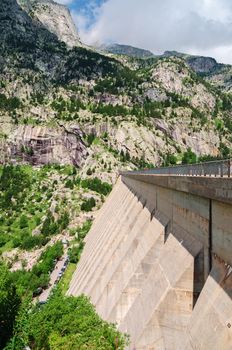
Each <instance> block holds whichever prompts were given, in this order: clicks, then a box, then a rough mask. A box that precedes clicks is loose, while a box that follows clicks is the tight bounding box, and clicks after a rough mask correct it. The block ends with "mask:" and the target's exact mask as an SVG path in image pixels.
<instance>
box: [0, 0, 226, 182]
mask: <svg viewBox="0 0 232 350" xmlns="http://www.w3.org/2000/svg"><path fill="white" fill-rule="evenodd" d="M36 4H38V2H36ZM39 4H40V5H39V6H45V5H44V2H41V1H40V2H39ZM46 4H47V2H46ZM49 4H51V5H52V6H53V4H54V3H53V2H51V1H49ZM30 6H34V2H31V1H30V2H28V1H27V3H24V4H23V5H21V6H20V5H19V4H18V3H17V2H16V1H15V0H3V1H2V3H1V5H0V9H1V11H0V19H1V21H0V26H1V31H0V39H1V43H2V45H1V47H0V50H1V60H2V64H1V77H0V82H1V85H0V86H1V88H0V113H1V114H0V118H1V119H0V135H1V138H0V148H1V161H2V162H4V161H6V160H11V161H14V162H19V163H20V162H28V163H31V164H35V165H41V164H46V163H60V164H74V165H76V166H78V167H80V168H81V169H82V170H81V171H82V173H83V174H85V175H86V174H87V172H88V173H91V172H93V170H94V172H95V173H99V174H101V175H100V176H101V177H102V178H103V179H108V180H109V181H112V179H114V177H115V175H114V173H115V172H116V171H117V170H119V169H121V168H122V167H129V168H136V167H147V166H154V165H161V164H164V163H167V162H170V161H171V162H172V163H173V162H181V160H182V158H183V156H184V153H185V152H187V151H188V150H190V149H191V150H192V151H193V152H194V153H196V155H197V156H198V157H201V156H211V157H217V156H228V154H229V152H230V149H231V136H230V133H231V130H232V123H231V96H230V95H228V94H224V93H223V92H222V91H221V90H218V89H217V88H216V87H214V86H213V85H211V84H209V82H208V81H206V80H204V79H203V78H202V77H201V76H199V75H197V74H196V73H195V72H194V71H193V70H192V69H191V68H190V67H189V65H188V64H187V62H186V58H185V57H174V56H173V55H170V56H171V57H152V58H148V59H137V58H133V57H129V58H128V59H127V56H124V57H123V59H121V57H118V56H114V55H111V56H110V57H109V56H108V55H105V54H103V53H98V52H96V51H95V50H91V49H86V48H84V47H80V46H77V47H74V48H70V47H68V46H66V44H65V43H64V42H63V41H60V40H59V38H58V36H57V35H56V34H54V32H51V31H50V30H48V27H47V25H45V24H43V23H42V21H40V20H39V19H38V17H37V16H35V15H34V13H32V12H31V11H30V10H29V8H30ZM36 6H37V5H36ZM46 6H47V5H46ZM46 6H45V7H44V11H45V12H46V11H50V10H49V9H50V7H46ZM62 8H63V7H62ZM25 9H27V10H25ZM212 63H213V62H212ZM195 65H196V61H195ZM207 79H208V78H207Z"/></svg>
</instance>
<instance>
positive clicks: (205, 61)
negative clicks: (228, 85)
mask: <svg viewBox="0 0 232 350" xmlns="http://www.w3.org/2000/svg"><path fill="white" fill-rule="evenodd" d="M186 61H187V63H188V65H189V66H190V67H191V68H192V69H193V70H194V71H195V72H196V73H210V72H212V71H213V70H214V69H216V68H217V67H218V66H219V65H218V63H217V61H216V60H215V59H214V58H211V57H189V58H187V60H186Z"/></svg>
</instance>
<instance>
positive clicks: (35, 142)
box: [7, 125, 87, 167]
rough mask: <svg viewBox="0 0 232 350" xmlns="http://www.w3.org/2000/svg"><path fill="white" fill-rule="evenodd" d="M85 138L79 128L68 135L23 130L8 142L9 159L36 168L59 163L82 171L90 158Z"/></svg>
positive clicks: (57, 130)
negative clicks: (87, 158)
mask: <svg viewBox="0 0 232 350" xmlns="http://www.w3.org/2000/svg"><path fill="white" fill-rule="evenodd" d="M81 136H82V134H81V132H80V130H79V129H78V128H73V129H72V131H67V130H62V129H59V128H57V129H55V128H52V129H51V128H47V127H39V126H36V127H33V126H30V125H27V126H19V127H18V128H17V129H16V130H15V131H14V132H13V133H12V134H11V136H10V138H9V140H8V142H7V144H8V152H7V153H8V157H9V159H10V161H15V162H17V161H25V162H28V163H31V164H34V165H43V164H49V163H58V164H73V165H75V166H78V167H80V166H81V164H82V162H83V160H84V159H85V158H86V156H87V150H86V147H85V144H84V143H83V142H82V140H81Z"/></svg>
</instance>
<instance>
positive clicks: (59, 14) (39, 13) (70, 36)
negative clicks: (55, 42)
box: [30, 0, 80, 47]
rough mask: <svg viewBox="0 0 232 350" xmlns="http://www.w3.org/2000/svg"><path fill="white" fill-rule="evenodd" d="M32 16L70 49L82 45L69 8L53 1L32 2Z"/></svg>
mask: <svg viewBox="0 0 232 350" xmlns="http://www.w3.org/2000/svg"><path fill="white" fill-rule="evenodd" d="M30 13H31V16H33V17H35V18H37V19H38V20H39V21H40V22H41V23H42V24H43V25H44V27H45V28H47V29H48V30H49V31H50V32H51V33H53V34H55V35H56V36H57V38H58V39H59V40H60V41H63V42H65V43H66V45H67V46H69V47H74V46H78V45H80V38H79V35H78V33H77V29H76V26H75V24H74V22H73V20H72V17H71V15H70V12H69V10H68V8H66V7H65V6H63V5H61V4H57V3H56V2H54V1H51V0H39V1H32V8H31V12H30Z"/></svg>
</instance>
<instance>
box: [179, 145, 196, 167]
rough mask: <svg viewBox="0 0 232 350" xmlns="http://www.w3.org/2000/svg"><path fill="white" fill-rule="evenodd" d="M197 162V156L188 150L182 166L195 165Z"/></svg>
mask: <svg viewBox="0 0 232 350" xmlns="http://www.w3.org/2000/svg"><path fill="white" fill-rule="evenodd" d="M196 162H197V155H196V154H195V153H194V152H193V151H192V150H191V148H188V149H187V151H186V152H185V153H184V155H183V158H182V164H194V163H196Z"/></svg>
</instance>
